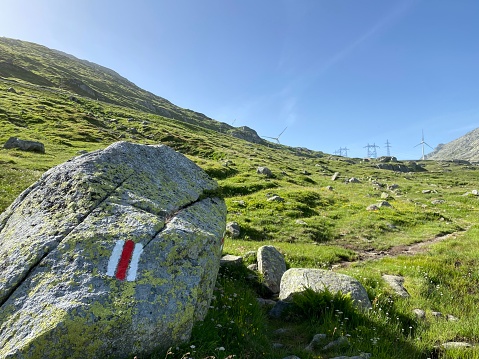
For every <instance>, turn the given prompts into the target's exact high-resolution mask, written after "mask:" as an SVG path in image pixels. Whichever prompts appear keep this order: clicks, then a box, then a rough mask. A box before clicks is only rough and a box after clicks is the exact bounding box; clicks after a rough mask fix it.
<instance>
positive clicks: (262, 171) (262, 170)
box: [256, 167, 273, 177]
mask: <svg viewBox="0 0 479 359" xmlns="http://www.w3.org/2000/svg"><path fill="white" fill-rule="evenodd" d="M256 173H258V174H260V175H265V176H266V177H273V172H271V170H270V169H269V168H268V167H258V168H257V169H256Z"/></svg>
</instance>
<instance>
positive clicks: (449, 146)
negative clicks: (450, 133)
mask: <svg viewBox="0 0 479 359" xmlns="http://www.w3.org/2000/svg"><path fill="white" fill-rule="evenodd" d="M427 159H430V160H436V161H452V160H464V161H470V162H479V128H476V129H475V130H472V131H471V132H468V133H466V134H465V135H464V136H462V137H459V138H457V139H455V140H454V141H451V142H449V143H446V144H440V145H438V146H437V147H436V148H435V149H434V151H433V152H431V153H430V154H428V156H427Z"/></svg>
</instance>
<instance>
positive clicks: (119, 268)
mask: <svg viewBox="0 0 479 359" xmlns="http://www.w3.org/2000/svg"><path fill="white" fill-rule="evenodd" d="M142 252H143V245H142V244H141V243H135V242H133V241H132V240H128V241H126V242H125V241H124V240H121V239H119V240H118V241H116V244H115V247H114V248H113V251H112V252H111V256H110V260H109V261H108V268H107V271H106V274H107V275H109V276H110V277H116V278H117V279H119V280H125V278H126V280H127V281H128V282H132V281H134V280H135V279H136V273H137V272H138V261H139V260H140V255H141V253H142Z"/></svg>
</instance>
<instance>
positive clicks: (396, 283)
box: [382, 274, 409, 298]
mask: <svg viewBox="0 0 479 359" xmlns="http://www.w3.org/2000/svg"><path fill="white" fill-rule="evenodd" d="M382 277H383V279H384V280H385V281H386V283H387V284H389V286H390V287H391V288H392V290H394V292H395V293H396V294H397V295H398V296H400V297H402V298H409V293H408V292H407V290H406V289H405V288H404V277H401V276H398V275H389V274H384V275H383V276H382Z"/></svg>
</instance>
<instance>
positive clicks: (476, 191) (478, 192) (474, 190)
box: [471, 189, 479, 196]
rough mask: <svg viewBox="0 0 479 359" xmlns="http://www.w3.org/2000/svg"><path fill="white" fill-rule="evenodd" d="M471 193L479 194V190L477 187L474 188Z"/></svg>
mask: <svg viewBox="0 0 479 359" xmlns="http://www.w3.org/2000/svg"><path fill="white" fill-rule="evenodd" d="M471 193H472V194H473V195H474V196H479V191H478V190H477V189H473V190H472V191H471Z"/></svg>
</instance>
